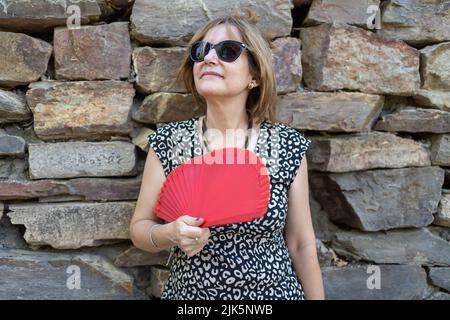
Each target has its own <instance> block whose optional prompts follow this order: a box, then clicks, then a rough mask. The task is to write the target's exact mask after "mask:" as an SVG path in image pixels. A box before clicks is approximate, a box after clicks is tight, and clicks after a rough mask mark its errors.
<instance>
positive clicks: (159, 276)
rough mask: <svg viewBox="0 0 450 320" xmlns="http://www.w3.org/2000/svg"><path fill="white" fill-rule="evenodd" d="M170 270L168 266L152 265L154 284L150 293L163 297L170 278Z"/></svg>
mask: <svg viewBox="0 0 450 320" xmlns="http://www.w3.org/2000/svg"><path fill="white" fill-rule="evenodd" d="M169 273H170V271H169V270H167V268H162V267H157V266H153V267H152V278H151V279H152V280H151V282H152V286H151V287H150V290H149V291H150V294H151V295H152V296H154V297H156V298H161V294H162V292H163V289H164V286H165V285H166V282H167V279H169Z"/></svg>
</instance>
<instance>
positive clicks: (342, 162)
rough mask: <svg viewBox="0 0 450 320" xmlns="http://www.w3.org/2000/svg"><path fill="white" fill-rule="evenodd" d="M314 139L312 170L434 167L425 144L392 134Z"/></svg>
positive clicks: (344, 170) (309, 164) (360, 134)
mask: <svg viewBox="0 0 450 320" xmlns="http://www.w3.org/2000/svg"><path fill="white" fill-rule="evenodd" d="M311 138H312V140H313V143H312V144H311V149H310V150H309V156H310V157H309V159H310V161H309V163H308V167H310V168H311V169H313V170H318V171H329V172H347V171H358V170H367V169H375V168H403V167H409V166H411V167H418V166H430V165H431V161H430V156H429V154H428V151H427V150H426V149H425V147H424V146H423V145H421V144H420V143H418V142H416V141H414V140H411V139H405V138H401V137H397V136H396V135H394V134H390V133H383V132H376V131H372V132H367V133H357V134H353V135H339V136H337V137H320V136H319V137H316V138H315V137H311Z"/></svg>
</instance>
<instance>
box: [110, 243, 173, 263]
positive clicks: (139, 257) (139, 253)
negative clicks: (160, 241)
mask: <svg viewBox="0 0 450 320" xmlns="http://www.w3.org/2000/svg"><path fill="white" fill-rule="evenodd" d="M168 257H169V252H168V250H162V251H160V252H157V253H151V252H147V251H144V250H141V249H138V248H136V247H131V248H129V249H128V250H126V251H125V252H123V253H121V254H120V255H119V256H118V257H117V258H116V259H115V260H114V265H116V266H118V267H136V266H153V265H166V262H167V259H168Z"/></svg>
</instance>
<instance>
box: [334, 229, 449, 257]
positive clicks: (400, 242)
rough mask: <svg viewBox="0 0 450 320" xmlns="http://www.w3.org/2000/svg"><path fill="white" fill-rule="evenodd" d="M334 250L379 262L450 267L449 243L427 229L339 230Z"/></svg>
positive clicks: (348, 255)
mask: <svg viewBox="0 0 450 320" xmlns="http://www.w3.org/2000/svg"><path fill="white" fill-rule="evenodd" d="M332 248H333V250H334V251H335V252H336V253H337V254H339V255H342V256H345V257H347V258H351V259H356V260H364V261H372V262H375V263H377V264H380V263H390V264H411V265H412V264H414V265H426V266H450V245H449V243H448V242H447V241H446V240H444V239H442V238H440V237H438V236H437V235H435V234H433V233H431V232H430V231H429V230H427V229H425V228H420V229H409V230H392V231H386V232H376V233H373V232H371V233H365V232H361V231H342V232H337V233H336V239H334V240H333V242H332Z"/></svg>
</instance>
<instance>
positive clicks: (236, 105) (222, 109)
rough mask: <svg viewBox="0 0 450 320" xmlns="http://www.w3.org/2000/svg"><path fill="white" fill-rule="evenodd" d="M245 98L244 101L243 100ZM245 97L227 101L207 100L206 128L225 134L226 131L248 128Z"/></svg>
mask: <svg viewBox="0 0 450 320" xmlns="http://www.w3.org/2000/svg"><path fill="white" fill-rule="evenodd" d="M244 98H245V99H244ZM245 101H246V97H242V98H241V97H239V96H237V97H232V98H228V99H223V98H221V99H220V100H219V99H208V100H207V108H206V116H205V117H206V125H207V127H208V128H214V129H216V130H220V132H221V133H222V134H224V135H225V134H226V130H227V129H235V130H236V129H243V130H246V129H247V127H248V116H247V112H246V109H245Z"/></svg>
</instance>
